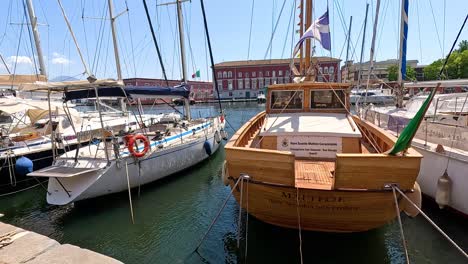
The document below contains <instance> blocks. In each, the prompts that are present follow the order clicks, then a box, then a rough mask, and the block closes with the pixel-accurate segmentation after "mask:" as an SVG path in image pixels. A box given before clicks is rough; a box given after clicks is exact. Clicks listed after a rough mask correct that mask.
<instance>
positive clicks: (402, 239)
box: [392, 185, 410, 264]
mask: <svg viewBox="0 0 468 264" xmlns="http://www.w3.org/2000/svg"><path fill="white" fill-rule="evenodd" d="M395 188H397V187H396V186H394V185H392V192H393V198H394V199H395V211H396V215H397V217H398V225H399V227H400V235H401V243H402V244H403V249H404V250H405V258H406V263H407V264H409V263H410V261H409V256H408V247H407V245H406V239H405V232H403V224H402V223H401V215H400V207H399V206H398V199H397V195H396V192H395Z"/></svg>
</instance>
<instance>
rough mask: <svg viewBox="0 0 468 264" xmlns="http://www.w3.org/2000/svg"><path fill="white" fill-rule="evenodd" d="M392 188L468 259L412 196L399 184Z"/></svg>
mask: <svg viewBox="0 0 468 264" xmlns="http://www.w3.org/2000/svg"><path fill="white" fill-rule="evenodd" d="M392 189H393V191H394V193H395V190H397V191H398V192H399V193H400V194H401V195H402V196H403V198H405V199H406V200H407V201H408V202H409V203H410V204H411V205H412V206H413V207H414V208H416V210H418V212H419V213H420V214H421V215H422V216H423V217H424V218H426V220H427V221H428V222H429V223H430V224H431V225H432V226H433V227H434V228H435V229H436V230H437V231H439V233H441V234H442V236H443V237H444V238H445V239H447V241H449V242H450V243H451V244H452V245H453V246H454V247H455V248H456V249H457V250H458V251H459V252H460V253H461V254H462V255H463V256H464V257H465V258H467V259H468V254H467V253H466V252H465V251H464V250H463V249H462V248H461V247H460V246H459V245H458V244H457V243H455V241H453V240H452V239H451V238H450V237H449V236H448V235H447V234H446V233H445V232H444V231H442V229H440V227H439V226H437V224H436V223H434V221H432V220H431V219H430V218H429V216H427V215H426V214H425V213H424V212H423V211H422V210H421V209H420V208H419V207H418V206H417V205H416V204H415V203H413V201H411V199H410V198H408V196H406V195H405V194H404V193H403V192H402V191H401V190H400V189H399V188H398V187H397V186H392ZM398 215H399V214H398Z"/></svg>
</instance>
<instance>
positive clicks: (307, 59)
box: [304, 0, 315, 81]
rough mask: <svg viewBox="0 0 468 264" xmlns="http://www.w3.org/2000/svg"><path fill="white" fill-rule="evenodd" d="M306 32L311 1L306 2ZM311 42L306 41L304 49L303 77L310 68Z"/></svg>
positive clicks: (310, 11) (309, 22)
mask: <svg viewBox="0 0 468 264" xmlns="http://www.w3.org/2000/svg"><path fill="white" fill-rule="evenodd" d="M306 2H307V4H306V26H305V28H306V30H307V29H308V28H309V27H310V25H312V0H306ZM311 44H312V43H311V40H310V39H307V40H306V48H305V67H304V68H305V71H306V72H305V75H308V73H309V68H310V66H311V63H310V57H311V56H312V54H311V50H310V49H311ZM312 80H313V81H315V70H314V71H313V75H312Z"/></svg>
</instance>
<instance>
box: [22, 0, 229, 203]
mask: <svg viewBox="0 0 468 264" xmlns="http://www.w3.org/2000/svg"><path fill="white" fill-rule="evenodd" d="M176 4H177V10H178V14H179V33H180V35H181V36H180V42H181V51H182V52H181V59H182V66H183V69H184V70H183V79H182V85H181V86H180V87H174V88H168V87H166V88H163V89H146V88H147V87H132V88H125V89H120V90H119V89H114V88H113V87H107V88H103V89H102V92H103V93H107V91H110V90H114V91H110V93H109V94H111V93H114V92H115V93H116V94H118V93H120V91H125V92H124V94H123V96H132V97H138V96H145V97H151V96H154V97H163V96H166V95H169V96H179V97H181V98H183V99H184V100H186V102H187V101H188V98H189V89H188V86H187V85H186V84H185V80H186V69H185V68H186V67H185V58H184V42H183V39H184V37H183V31H182V28H183V26H182V25H181V23H182V12H181V8H182V6H181V2H180V1H177V2H176ZM109 7H110V10H109V11H110V15H111V17H112V4H111V1H110V0H109ZM111 21H113V19H111ZM114 33H115V31H114ZM114 40H115V37H114ZM114 47H115V50H117V49H116V45H115V46H114ZM115 55H116V62H117V65H118V53H117V52H115ZM119 77H120V73H119ZM57 88H59V87H57ZM61 88H62V89H61V91H62V92H64V93H65V98H70V99H71V98H74V99H78V98H79V96H80V94H81V95H85V94H88V92H89V91H92V90H94V89H96V87H94V86H93V83H89V84H86V85H82V86H75V87H61ZM96 91H97V90H96ZM100 93H101V92H95V95H96V100H97V101H100V100H101V99H100ZM184 106H185V108H186V114H187V116H186V118H185V119H183V120H182V119H180V118H177V117H176V116H174V115H172V116H171V118H162V119H161V120H160V121H159V122H157V123H155V124H153V125H152V126H148V127H145V128H143V129H142V133H140V134H127V135H125V136H121V137H116V136H112V135H108V136H104V135H103V136H102V137H101V142H100V143H98V144H95V145H90V146H88V147H85V148H80V149H79V150H78V151H77V155H76V156H75V157H73V155H75V152H73V151H72V152H69V153H65V154H64V155H62V156H60V157H58V158H57V159H56V161H55V162H54V164H53V165H52V166H50V167H47V168H45V169H42V170H39V171H35V172H32V173H30V174H29V176H34V177H47V178H50V180H49V183H48V188H47V189H48V192H47V202H48V203H50V204H56V205H64V204H68V203H72V202H76V201H80V200H84V199H89V198H93V197H98V196H102V195H106V194H110V193H116V192H121V191H124V190H127V189H128V188H133V187H137V186H140V185H143V184H146V183H149V182H152V181H155V180H158V179H161V178H164V177H166V176H169V175H171V174H174V173H176V172H179V171H182V170H184V169H186V168H189V167H190V166H193V165H195V164H197V163H199V162H201V161H203V160H205V159H206V158H208V157H209V156H210V155H212V154H213V153H214V152H215V151H216V150H217V149H218V148H219V146H220V144H221V140H222V138H226V134H225V131H224V122H225V120H224V116H223V115H220V116H215V117H209V118H199V119H191V118H190V104H189V103H185V104H184ZM101 117H102V115H101ZM103 128H104V127H103ZM137 142H141V143H143V145H141V144H138V143H137Z"/></svg>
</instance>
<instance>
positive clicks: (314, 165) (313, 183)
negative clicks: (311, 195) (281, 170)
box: [294, 160, 335, 190]
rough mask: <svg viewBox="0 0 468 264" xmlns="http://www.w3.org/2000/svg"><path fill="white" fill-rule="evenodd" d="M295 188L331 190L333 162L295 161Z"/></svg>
mask: <svg viewBox="0 0 468 264" xmlns="http://www.w3.org/2000/svg"><path fill="white" fill-rule="evenodd" d="M294 168H295V187H298V188H304V189H317V190H331V189H333V181H334V179H333V174H334V170H335V163H334V162H326V161H310V160H296V161H295V162H294Z"/></svg>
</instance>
